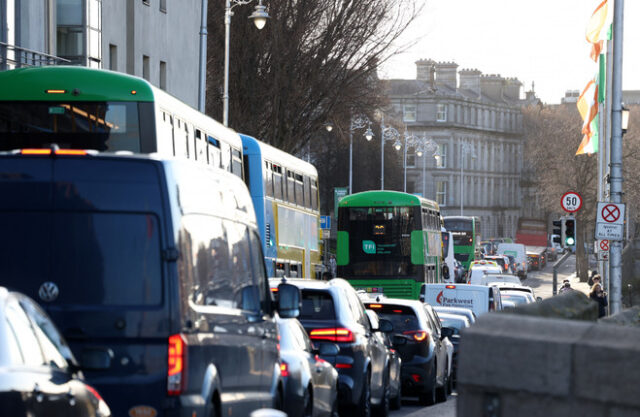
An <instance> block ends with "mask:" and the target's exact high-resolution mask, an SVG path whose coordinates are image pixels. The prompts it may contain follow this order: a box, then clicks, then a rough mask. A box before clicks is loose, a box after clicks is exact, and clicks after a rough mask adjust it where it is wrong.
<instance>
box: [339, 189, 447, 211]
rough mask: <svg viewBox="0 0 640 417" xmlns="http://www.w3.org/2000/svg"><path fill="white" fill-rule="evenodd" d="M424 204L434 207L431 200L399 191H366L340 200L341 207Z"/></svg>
mask: <svg viewBox="0 0 640 417" xmlns="http://www.w3.org/2000/svg"><path fill="white" fill-rule="evenodd" d="M423 202H425V203H427V204H429V205H433V206H435V207H437V205H435V203H433V202H431V201H430V200H427V199H424V198H421V197H418V196H416V195H413V194H407V193H401V192H399V191H364V192H361V193H356V194H351V195H348V196H346V197H344V198H343V199H342V200H340V203H339V204H338V206H339V207H391V206H404V207H407V206H420V205H421V204H422V203H423Z"/></svg>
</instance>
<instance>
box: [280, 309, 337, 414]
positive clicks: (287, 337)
mask: <svg viewBox="0 0 640 417" xmlns="http://www.w3.org/2000/svg"><path fill="white" fill-rule="evenodd" d="M277 321H278V331H279V334H280V375H281V376H282V379H283V381H284V397H283V410H284V412H286V413H287V416H288V417H311V416H314V417H320V416H327V417H335V416H337V414H338V372H337V371H336V370H335V368H334V367H333V366H332V365H331V364H330V363H329V362H327V361H325V360H324V359H322V358H320V355H322V356H335V355H337V354H338V351H339V348H338V346H336V345H335V344H334V343H317V344H316V345H317V347H316V346H314V345H313V344H312V343H311V340H310V339H309V336H308V335H307V333H306V332H305V330H304V328H303V327H302V325H301V324H300V322H299V321H298V320H296V319H278V320H277Z"/></svg>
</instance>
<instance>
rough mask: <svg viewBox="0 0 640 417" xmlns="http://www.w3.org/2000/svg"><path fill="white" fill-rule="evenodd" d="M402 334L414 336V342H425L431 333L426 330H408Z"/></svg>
mask: <svg viewBox="0 0 640 417" xmlns="http://www.w3.org/2000/svg"><path fill="white" fill-rule="evenodd" d="M402 334H406V335H408V336H412V337H413V340H415V341H416V342H422V341H424V340H425V339H426V338H427V336H428V335H429V333H427V332H426V331H424V330H408V331H406V332H402Z"/></svg>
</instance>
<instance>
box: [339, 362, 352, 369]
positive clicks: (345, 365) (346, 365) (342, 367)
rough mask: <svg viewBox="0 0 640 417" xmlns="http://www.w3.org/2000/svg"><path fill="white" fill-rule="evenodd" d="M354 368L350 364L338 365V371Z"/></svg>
mask: <svg viewBox="0 0 640 417" xmlns="http://www.w3.org/2000/svg"><path fill="white" fill-rule="evenodd" d="M352 367H353V365H352V364H350V363H336V369H351V368H352Z"/></svg>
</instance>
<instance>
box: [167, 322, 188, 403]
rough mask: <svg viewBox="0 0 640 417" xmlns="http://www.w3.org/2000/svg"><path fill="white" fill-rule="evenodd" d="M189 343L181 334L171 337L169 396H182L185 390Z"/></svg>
mask: <svg viewBox="0 0 640 417" xmlns="http://www.w3.org/2000/svg"><path fill="white" fill-rule="evenodd" d="M186 348H187V343H186V341H185V340H184V338H183V337H182V335H181V334H174V335H171V336H169V347H168V353H169V354H168V365H169V366H168V368H167V394H168V395H180V394H182V392H183V391H184V389H185V381H186V371H187V369H186V362H187V349H186Z"/></svg>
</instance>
